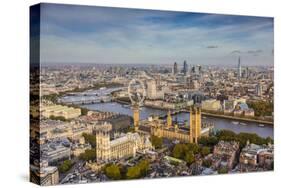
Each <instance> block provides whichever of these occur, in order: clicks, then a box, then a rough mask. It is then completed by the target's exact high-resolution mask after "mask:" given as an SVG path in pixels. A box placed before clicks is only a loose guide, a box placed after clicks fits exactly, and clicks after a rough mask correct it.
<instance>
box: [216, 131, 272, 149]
mask: <svg viewBox="0 0 281 188" xmlns="http://www.w3.org/2000/svg"><path fill="white" fill-rule="evenodd" d="M216 137H217V139H218V140H224V141H236V142H239V144H240V148H243V147H245V145H246V144H247V141H250V143H253V144H257V145H263V144H268V143H273V139H272V138H270V137H267V138H262V137H260V136H258V135H257V134H255V133H243V132H242V133H238V134H236V133H235V132H233V131H229V130H221V131H219V132H218V133H217V134H216Z"/></svg>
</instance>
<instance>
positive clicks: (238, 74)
mask: <svg viewBox="0 0 281 188" xmlns="http://www.w3.org/2000/svg"><path fill="white" fill-rule="evenodd" d="M241 74H242V68H241V60H240V57H239V58H238V70H237V78H238V80H240V79H241Z"/></svg>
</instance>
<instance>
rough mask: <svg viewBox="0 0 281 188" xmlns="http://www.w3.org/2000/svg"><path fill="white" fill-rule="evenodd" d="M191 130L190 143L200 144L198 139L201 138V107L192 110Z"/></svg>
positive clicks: (194, 107)
mask: <svg viewBox="0 0 281 188" xmlns="http://www.w3.org/2000/svg"><path fill="white" fill-rule="evenodd" d="M189 114H190V120H189V121H190V130H189V140H190V143H196V144H197V142H198V138H199V137H200V136H201V109H200V107H199V106H193V107H191V108H190V112H189Z"/></svg>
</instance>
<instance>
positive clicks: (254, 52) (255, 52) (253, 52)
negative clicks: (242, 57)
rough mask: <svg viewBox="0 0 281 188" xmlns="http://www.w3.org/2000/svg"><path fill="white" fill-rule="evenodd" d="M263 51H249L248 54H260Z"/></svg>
mask: <svg viewBox="0 0 281 188" xmlns="http://www.w3.org/2000/svg"><path fill="white" fill-rule="evenodd" d="M262 52H263V51H262V50H248V52H247V53H249V54H258V53H262Z"/></svg>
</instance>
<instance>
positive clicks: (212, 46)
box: [206, 45, 218, 48]
mask: <svg viewBox="0 0 281 188" xmlns="http://www.w3.org/2000/svg"><path fill="white" fill-rule="evenodd" d="M206 48H218V46H215V45H210V46H207V47H206Z"/></svg>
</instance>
